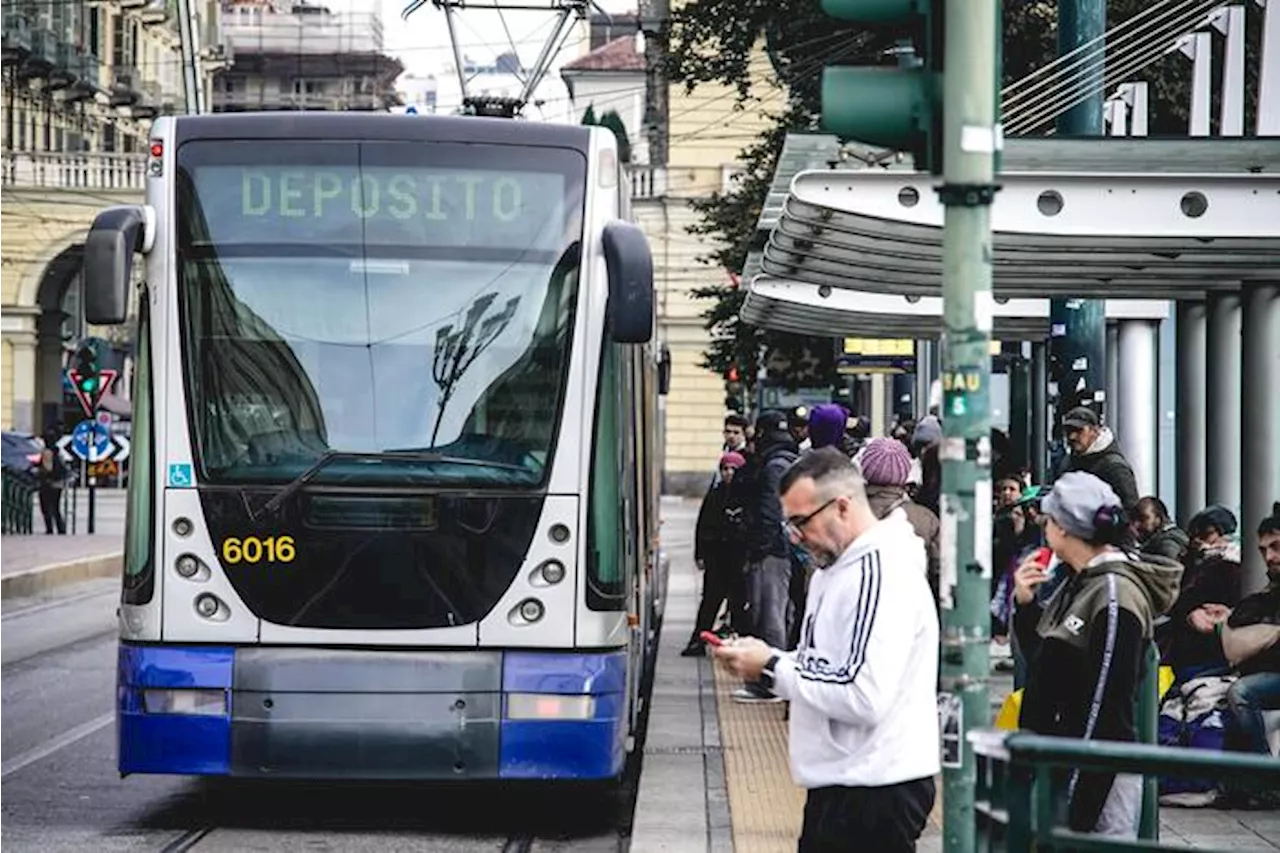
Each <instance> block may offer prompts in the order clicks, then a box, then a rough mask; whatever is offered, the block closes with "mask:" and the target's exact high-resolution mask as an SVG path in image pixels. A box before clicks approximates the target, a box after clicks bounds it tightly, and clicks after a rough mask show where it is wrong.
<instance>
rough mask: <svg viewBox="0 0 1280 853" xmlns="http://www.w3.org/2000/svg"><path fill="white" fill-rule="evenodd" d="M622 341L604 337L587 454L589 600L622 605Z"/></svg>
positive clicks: (594, 605) (598, 606)
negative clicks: (591, 433)
mask: <svg viewBox="0 0 1280 853" xmlns="http://www.w3.org/2000/svg"><path fill="white" fill-rule="evenodd" d="M619 347H620V345H619V344H615V343H606V344H605V345H604V352H603V353H602V354H601V364H600V382H599V384H598V386H597V389H596V417H595V436H594V440H593V452H592V459H591V496H590V502H591V510H590V512H591V517H590V521H589V523H588V525H587V567H588V569H587V606H588V607H590V608H591V609H592V610H623V609H625V604H626V601H625V597H624V595H623V588H622V575H623V556H622V535H623V518H622V512H623V507H622V503H623V502H622V489H623V480H622V476H623V475H622V453H623V447H622V435H621V425H622V417H621V414H622V413H621V404H620V401H619V399H618V394H619V381H618V380H619V379H620V377H619V370H620V367H621V366H620V364H619V357H618V356H619V352H618V349H619Z"/></svg>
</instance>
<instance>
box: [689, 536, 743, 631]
mask: <svg viewBox="0 0 1280 853" xmlns="http://www.w3.org/2000/svg"><path fill="white" fill-rule="evenodd" d="M703 566H704V568H703V573H702V603H701V604H700V605H699V606H698V619H697V622H696V624H695V625H694V626H693V636H694V638H695V639H696V638H697V636H698V634H699V633H701V632H702V631H710V630H711V629H712V628H714V627H715V624H716V614H717V613H719V612H720V605H722V604H724V603H725V600H726V599H728V601H729V618H730V619H732V618H733V604H734V601H733V599H734V595H733V594H732V593H733V592H734V590H733V582H734V576H735V575H737V576H739V577H741V575H742V564H741V563H735V562H734V560H733V558H727V559H726V558H725V557H721V556H715V557H707V558H705V559H704V560H703Z"/></svg>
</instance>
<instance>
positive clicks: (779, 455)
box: [743, 430, 800, 562]
mask: <svg viewBox="0 0 1280 853" xmlns="http://www.w3.org/2000/svg"><path fill="white" fill-rule="evenodd" d="M799 458H800V452H799V449H798V448H797V447H796V443H795V441H794V440H793V439H792V438H791V434H790V433H788V432H786V431H785V430H778V431H776V432H772V433H766V434H765V435H763V436H760V438H758V439H757V442H756V452H755V454H753V457H752V459H751V461H750V462H748V463H747V470H748V472H749V473H748V479H749V484H744V488H745V489H746V494H745V495H744V500H743V507H744V509H745V512H744V519H745V521H746V527H747V529H746V537H745V539H746V543H747V559H748V560H750V561H753V562H755V561H759V560H763V559H764V558H765V557H788V558H789V557H790V556H791V544H790V543H789V542H787V534H786V532H785V531H784V530H783V529H782V523H783V519H782V497H781V496H780V495H779V494H778V486H779V484H780V483H781V482H782V475H783V474H785V473H787V469H788V468H790V467H791V463H793V462H795V461H796V460H797V459H799Z"/></svg>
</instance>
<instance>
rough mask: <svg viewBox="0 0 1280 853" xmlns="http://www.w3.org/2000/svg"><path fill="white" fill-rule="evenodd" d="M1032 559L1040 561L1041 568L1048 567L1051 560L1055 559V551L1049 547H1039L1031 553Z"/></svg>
mask: <svg viewBox="0 0 1280 853" xmlns="http://www.w3.org/2000/svg"><path fill="white" fill-rule="evenodd" d="M1031 559H1033V560H1035V561H1036V562H1037V563H1039V564H1040V567H1041V568H1044V569H1047V568H1049V563H1050V561H1052V560H1053V551H1052V550H1051V549H1049V548H1037V549H1036V550H1035V553H1033V554H1032V555H1031Z"/></svg>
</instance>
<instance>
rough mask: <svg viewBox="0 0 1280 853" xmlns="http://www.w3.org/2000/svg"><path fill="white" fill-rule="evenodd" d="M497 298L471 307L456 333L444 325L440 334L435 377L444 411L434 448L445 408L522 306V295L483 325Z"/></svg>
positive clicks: (492, 295) (433, 365)
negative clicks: (517, 307)
mask: <svg viewBox="0 0 1280 853" xmlns="http://www.w3.org/2000/svg"><path fill="white" fill-rule="evenodd" d="M497 298H498V294H496V293H486V294H485V295H484V296H481V297H480V298H479V299H477V300H476V301H475V302H473V303H472V304H471V308H470V309H469V310H468V311H467V317H466V320H465V321H464V322H463V325H462V327H461V328H460V329H458V330H457V331H455V330H454V328H453V325H452V324H449V325H446V326H442V327H441V328H440V331H438V332H436V351H435V356H434V357H433V358H432V362H431V376H432V378H433V379H435V382H436V386H437V387H438V388H439V389H440V410H439V411H438V412H437V413H436V425H435V427H433V428H432V430H431V446H432V447H434V446H435V444H436V437H437V436H439V434H440V425H441V424H442V423H444V410H445V407H446V406H448V405H449V400H450V399H451V398H452V397H453V392H454V390H455V389H456V388H457V385H458V381H459V380H460V379H462V375H463V374H464V373H466V372H467V368H469V367H471V365H472V364H474V363H475V360H476V359H477V358H479V357H480V353H482V352H484V351H485V350H486V349H488V347H489V345H490V344H492V343H493V342H494V340H496V339H497V337H498V335H500V334H502V332H503V330H504V329H506V328H507V326H509V325H510V324H511V319H512V318H513V317H514V316H515V314H516V306H517V305H519V304H520V297H519V296H516V297H513V298H511V299H509V300H507V304H506V307H504V308H503V309H502V310H501V311H499V312H498V313H497V314H494V315H492V316H491V317H488V318H487V319H485V320H484V322H481V321H480V318H481V317H483V316H484V315H485V312H487V311H488V310H489V306H491V305H492V304H493V302H494V300H495V299H497Z"/></svg>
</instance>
